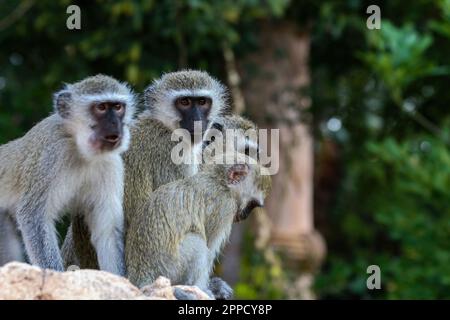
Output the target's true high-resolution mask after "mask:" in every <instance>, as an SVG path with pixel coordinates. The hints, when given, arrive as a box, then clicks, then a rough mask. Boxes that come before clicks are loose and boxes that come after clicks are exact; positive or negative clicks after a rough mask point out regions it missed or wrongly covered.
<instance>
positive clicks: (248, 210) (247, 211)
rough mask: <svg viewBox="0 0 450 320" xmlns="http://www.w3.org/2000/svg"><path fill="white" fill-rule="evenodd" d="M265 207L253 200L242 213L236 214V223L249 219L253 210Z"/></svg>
mask: <svg viewBox="0 0 450 320" xmlns="http://www.w3.org/2000/svg"><path fill="white" fill-rule="evenodd" d="M262 207H263V205H262V204H261V203H259V201H257V200H252V201H250V202H249V203H248V204H247V205H246V206H245V208H244V209H242V210H241V211H240V212H238V213H236V215H235V216H234V221H233V222H234V223H238V222H241V221H242V220H245V219H247V218H248V216H249V215H250V213H251V212H252V211H253V209H255V208H262Z"/></svg>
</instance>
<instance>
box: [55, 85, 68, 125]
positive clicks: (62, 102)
mask: <svg viewBox="0 0 450 320" xmlns="http://www.w3.org/2000/svg"><path fill="white" fill-rule="evenodd" d="M71 102H72V94H71V93H70V92H69V91H67V90H62V91H59V92H58V93H56V94H55V96H54V97H53V105H54V108H55V111H56V112H57V113H58V114H59V115H60V116H61V117H62V118H68V117H69V115H70V105H71Z"/></svg>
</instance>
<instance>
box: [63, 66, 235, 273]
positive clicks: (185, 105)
mask: <svg viewBox="0 0 450 320" xmlns="http://www.w3.org/2000/svg"><path fill="white" fill-rule="evenodd" d="M144 107H145V111H144V112H143V113H142V114H140V115H139V117H138V119H137V120H136V123H135V125H134V126H133V127H132V128H131V133H132V137H131V143H130V148H129V150H128V151H127V152H126V153H125V154H124V156H123V158H124V163H125V199H124V211H125V217H126V221H127V220H128V219H129V218H130V217H131V216H132V215H133V214H134V213H135V212H136V210H137V208H138V207H140V206H142V204H144V203H146V202H147V201H148V198H149V196H150V194H151V193H152V192H153V191H154V190H155V189H156V188H158V187H159V186H161V185H164V184H166V183H169V182H172V181H175V180H177V179H181V178H184V177H187V176H190V175H192V174H193V173H194V172H193V170H192V166H191V165H183V164H181V165H178V164H175V163H174V162H173V161H172V159H171V152H172V149H173V148H174V147H175V146H176V145H177V144H178V143H179V142H178V141H176V140H175V141H172V139H171V138H172V134H173V132H174V130H175V129H185V130H187V131H188V132H189V134H190V135H191V141H193V144H192V151H193V152H194V149H198V148H199V147H198V146H200V151H201V145H202V140H201V138H202V137H201V136H200V137H199V136H198V135H197V136H196V135H195V132H194V127H195V126H194V125H195V122H196V121H197V122H198V123H201V124H202V131H201V132H203V131H205V130H206V128H207V126H208V125H209V123H210V122H212V121H214V119H216V118H219V117H221V116H222V115H223V114H226V113H228V112H229V111H230V105H229V99H228V92H227V90H226V88H225V86H224V85H222V84H221V83H220V82H219V81H218V80H216V79H214V78H213V77H211V76H210V75H209V74H208V73H206V72H203V71H196V70H183V71H178V72H172V73H167V74H165V75H163V76H162V77H161V78H160V79H157V80H155V81H154V82H153V83H152V84H151V85H150V86H149V87H148V88H147V89H146V90H145V92H144ZM80 216H82V215H75V216H74V217H73V219H72V222H73V223H72V225H71V227H70V228H69V230H68V234H67V236H66V239H65V241H64V244H63V248H62V251H63V256H64V260H65V265H66V266H68V265H72V264H74V265H78V266H80V267H81V268H97V261H96V260H97V258H96V256H95V251H94V250H93V248H92V246H91V245H90V243H89V242H88V241H86V240H87V239H88V237H87V236H86V235H87V228H86V227H85V226H84V222H83V221H82V218H81V217H80Z"/></svg>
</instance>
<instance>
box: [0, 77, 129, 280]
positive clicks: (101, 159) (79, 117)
mask: <svg viewBox="0 0 450 320" xmlns="http://www.w3.org/2000/svg"><path fill="white" fill-rule="evenodd" d="M134 100H135V98H134V95H133V93H132V92H131V90H130V88H129V87H128V86H127V85H126V84H124V83H120V82H118V81H117V80H115V79H113V78H111V77H109V76H105V75H97V76H93V77H89V78H86V79H84V80H82V81H80V82H77V83H74V84H67V85H65V87H64V88H63V89H62V90H61V91H59V92H57V93H56V94H55V95H54V109H55V113H54V114H52V115H50V116H49V117H47V118H46V119H44V120H43V121H41V122H40V123H38V124H37V125H36V126H35V127H33V128H32V129H31V130H30V131H29V132H28V133H27V134H26V135H25V136H23V137H22V138H20V139H17V140H14V141H12V142H10V143H8V144H6V145H3V146H0V208H2V210H1V213H0V214H2V215H6V214H9V215H10V216H9V217H8V218H5V216H3V217H2V219H0V221H1V223H2V224H9V225H2V226H1V227H2V229H6V228H7V229H9V230H10V229H11V228H12V226H11V224H12V221H14V222H15V223H16V224H17V227H18V229H19V230H20V234H21V235H22V239H23V242H24V245H25V249H26V253H27V256H28V258H29V260H30V262H31V263H32V264H35V265H38V266H40V267H42V268H49V269H54V270H58V271H63V261H62V258H61V253H60V250H59V248H58V239H57V234H56V231H55V221H57V220H58V219H59V218H60V217H61V215H62V214H63V213H64V212H65V211H66V210H69V211H70V210H75V211H77V212H80V210H81V212H83V214H84V215H83V217H82V219H83V221H84V222H85V223H86V225H87V227H88V230H89V233H90V238H89V240H90V242H91V243H92V245H93V247H94V248H95V251H96V253H97V256H98V262H99V266H100V269H102V270H107V271H110V272H113V273H116V274H121V275H122V274H124V273H125V264H124V256H123V246H124V243H123V226H124V216H123V209H122V203H123V185H124V183H123V180H124V169H123V161H122V158H121V153H122V152H124V151H125V150H126V149H127V148H128V144H129V140H130V132H129V125H130V122H131V121H132V116H133V111H134V105H135V102H134ZM9 234H13V233H11V232H10V233H9ZM9 238H10V239H6V238H5V237H4V236H3V237H1V241H2V242H3V243H2V244H1V246H0V247H2V248H3V249H4V250H3V252H2V257H0V260H1V263H5V262H7V259H8V257H10V256H11V253H10V252H8V249H6V250H5V248H7V245H6V244H5V243H4V242H5V241H7V242H10V243H13V244H14V245H16V243H17V239H14V237H9ZM12 254H14V253H12Z"/></svg>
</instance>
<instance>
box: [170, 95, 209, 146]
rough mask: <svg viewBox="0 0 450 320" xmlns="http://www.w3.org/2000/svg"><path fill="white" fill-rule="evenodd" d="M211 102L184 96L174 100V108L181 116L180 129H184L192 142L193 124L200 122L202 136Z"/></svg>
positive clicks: (206, 98)
mask: <svg viewBox="0 0 450 320" xmlns="http://www.w3.org/2000/svg"><path fill="white" fill-rule="evenodd" d="M211 105H212V100H211V98H208V97H195V96H185V97H180V98H178V99H176V100H175V108H176V109H177V110H178V112H179V113H180V115H181V121H180V127H181V128H183V129H186V130H188V131H189V133H190V134H191V139H192V141H193V140H194V123H195V121H201V124H202V134H203V132H204V131H205V129H206V126H207V125H208V115H209V112H210V111H211Z"/></svg>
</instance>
